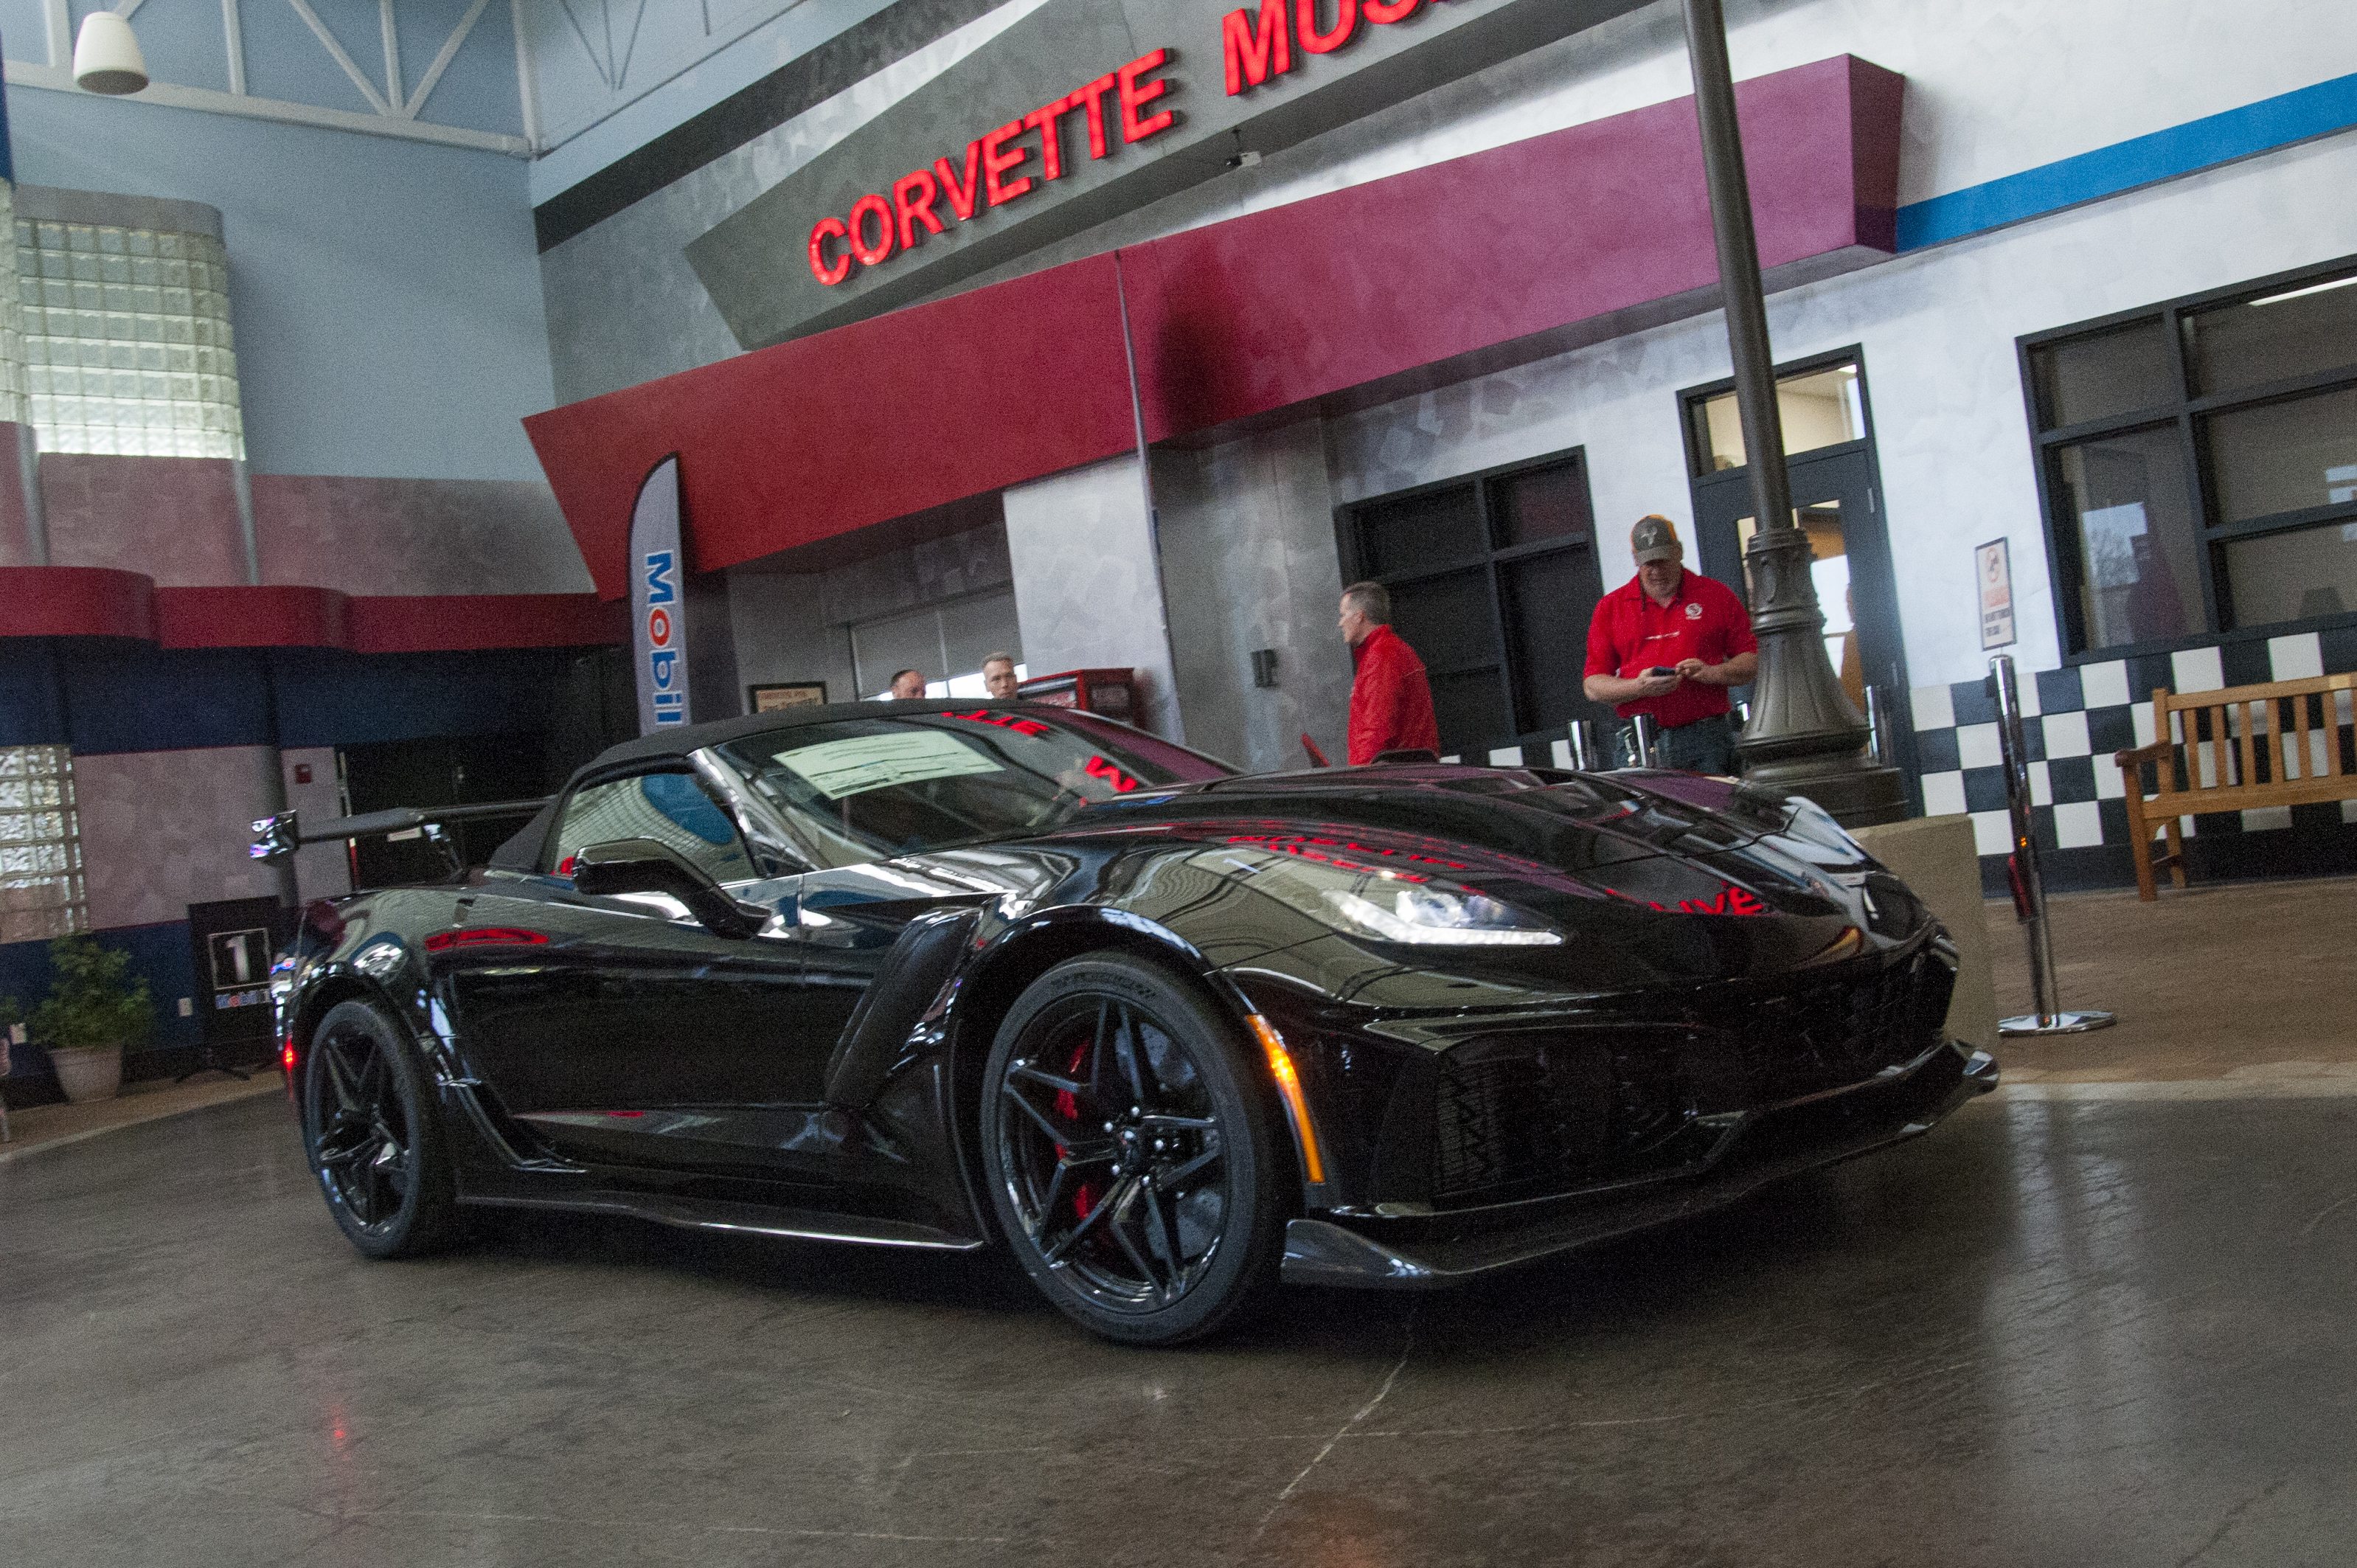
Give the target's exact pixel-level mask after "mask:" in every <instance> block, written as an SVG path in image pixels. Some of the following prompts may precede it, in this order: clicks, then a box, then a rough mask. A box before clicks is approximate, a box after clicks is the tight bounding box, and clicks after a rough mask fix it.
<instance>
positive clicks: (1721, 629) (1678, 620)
mask: <svg viewBox="0 0 2357 1568" xmlns="http://www.w3.org/2000/svg"><path fill="white" fill-rule="evenodd" d="M1629 548H1630V551H1631V553H1633V554H1634V555H1635V556H1636V557H1637V575H1635V576H1634V577H1631V579H1629V581H1628V582H1626V583H1623V584H1622V585H1620V586H1619V587H1617V588H1615V589H1613V590H1612V591H1611V592H1610V593H1609V594H1607V595H1605V596H1604V597H1603V598H1602V599H1600V600H1598V602H1597V606H1596V618H1595V619H1594V620H1592V621H1590V622H1589V623H1588V628H1587V679H1586V680H1585V681H1583V682H1581V690H1583V691H1585V692H1586V693H1587V700H1588V701H1589V702H1591V703H1611V704H1612V711H1613V712H1615V713H1617V714H1620V716H1621V717H1622V718H1624V719H1633V718H1634V717H1636V715H1638V714H1652V717H1653V720H1654V722H1655V723H1657V724H1659V725H1661V741H1660V744H1659V745H1658V746H1656V748H1655V757H1654V760H1655V761H1656V762H1657V763H1658V764H1659V765H1660V766H1662V767H1664V768H1684V769H1686V770H1687V771H1689V772H1693V773H1723V774H1732V773H1733V772H1735V770H1736V768H1735V725H1734V724H1733V723H1732V722H1731V721H1730V720H1729V718H1728V717H1727V710H1728V703H1727V688H1728V687H1729V686H1740V685H1742V684H1743V683H1744V682H1747V681H1749V680H1750V679H1751V677H1752V675H1753V674H1754V673H1755V672H1756V671H1758V670H1759V668H1760V651H1759V650H1760V644H1759V643H1758V642H1756V641H1754V640H1753V639H1752V636H1751V617H1750V614H1749V612H1748V611H1746V610H1745V609H1744V607H1743V601H1742V600H1740V599H1738V598H1737V597H1736V596H1735V595H1734V594H1733V593H1731V592H1730V591H1728V589H1727V586H1726V585H1724V584H1722V583H1720V582H1718V581H1717V579H1715V578H1711V577H1706V576H1703V575H1700V574H1698V573H1694V572H1689V571H1687V570H1686V569H1685V546H1684V545H1683V544H1681V543H1680V542H1678V531H1677V529H1676V528H1675V527H1674V525H1673V524H1672V523H1671V521H1670V520H1669V519H1668V518H1665V517H1646V518H1640V519H1639V520H1638V521H1637V526H1636V527H1635V528H1633V529H1631V530H1630V532H1629ZM1621 733H1622V736H1623V737H1624V741H1623V744H1624V746H1625V747H1626V749H1627V751H1628V753H1629V755H1631V756H1633V755H1634V754H1635V749H1636V748H1635V746H1634V744H1633V741H1632V739H1631V738H1630V733H1631V732H1630V731H1629V730H1626V729H1624V730H1623V731H1622V732H1621Z"/></svg>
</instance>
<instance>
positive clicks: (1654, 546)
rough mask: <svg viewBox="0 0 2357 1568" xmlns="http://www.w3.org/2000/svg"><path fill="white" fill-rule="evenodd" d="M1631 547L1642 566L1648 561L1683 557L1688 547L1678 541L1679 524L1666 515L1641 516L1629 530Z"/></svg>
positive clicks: (1674, 559)
mask: <svg viewBox="0 0 2357 1568" xmlns="http://www.w3.org/2000/svg"><path fill="white" fill-rule="evenodd" d="M1629 549H1630V551H1631V553H1633V554H1634V555H1635V556H1636V557H1637V564H1638V565H1640V566H1642V565H1643V564H1645V563H1646V562H1648V561H1676V560H1680V559H1683V558H1684V555H1685V553H1686V547H1685V546H1684V544H1681V543H1680V542H1678V530H1677V525H1676V524H1675V523H1674V522H1672V521H1670V520H1669V519H1668V518H1666V517H1661V516H1652V517H1641V518H1639V519H1638V520H1637V526H1636V527H1634V528H1632V529H1631V530H1630V531H1629Z"/></svg>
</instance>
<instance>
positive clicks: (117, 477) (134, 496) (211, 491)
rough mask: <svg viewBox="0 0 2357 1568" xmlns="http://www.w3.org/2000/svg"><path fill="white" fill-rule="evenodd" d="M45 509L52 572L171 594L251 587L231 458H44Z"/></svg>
mask: <svg viewBox="0 0 2357 1568" xmlns="http://www.w3.org/2000/svg"><path fill="white" fill-rule="evenodd" d="M41 509H42V511H43V512H44V513H45V514H46V516H47V518H48V530H49V562H50V564H52V565H57V566H109V567H113V569H115V570H116V571H121V572H139V573H144V574H145V575H147V576H149V577H151V578H153V579H155V581H156V585H157V586H158V587H165V588H196V587H210V586H215V585H221V584H225V583H242V582H244V581H245V547H244V545H243V544H242V542H240V540H239V529H238V521H237V492H236V489H235V488H234V484H233V481H232V480H231V477H230V463H229V459H228V458H226V457H118V456H104V455H102V454H98V453H91V452H45V453H43V454H42V455H41Z"/></svg>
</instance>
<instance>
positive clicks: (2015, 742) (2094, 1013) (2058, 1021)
mask: <svg viewBox="0 0 2357 1568" xmlns="http://www.w3.org/2000/svg"><path fill="white" fill-rule="evenodd" d="M1989 678H1990V681H1991V682H1992V683H1993V684H1994V685H1995V686H1996V736H1997V746H1998V749H1999V750H2000V751H2002V752H2003V753H2004V763H2005V804H2006V814H2007V819H2008V821H2009V822H2010V823H2011V826H2012V829H2013V853H2012V854H2011V855H2009V856H2007V862H2006V870H2007V874H2008V875H2009V878H2010V881H2011V883H2012V886H2013V912H2014V916H2015V918H2017V919H2018V920H2019V921H2020V922H2021V926H2022V932H2023V935H2024V936H2025V937H2026V938H2027V939H2028V940H2029V1001H2030V1006H2031V1008H2032V1011H2030V1012H2029V1013H2025V1014H2022V1015H2019V1016H2018V1017H2012V1018H2000V1019H1998V1020H1997V1026H1996V1032H1997V1033H1998V1034H2000V1035H2083V1034H2086V1033H2088V1032H2089V1031H2091V1030H2094V1029H2105V1028H2109V1027H2110V1026H2112V1025H2113V1024H2115V1023H2116V1022H2118V1020H2117V1019H2115V1018H2114V1017H2113V1016H2112V1015H2110V1014H2109V1013H2105V1012H2102V1011H2099V1010H2097V1009H2093V1008H2087V1009H2083V1010H2081V1011H2078V1012H2069V1011H2065V1010H2064V1009H2063V1008H2062V1007H2061V1005H2060V999H2059V997H2058V996H2057V994H2056V988H2055V984H2054V935H2053V932H2052V931H2051V930H2050V929H2048V927H2047V923H2046V883H2045V879H2044V878H2043V877H2042V876H2041V875H2040V872H2039V869H2038V841H2037V838H2036V836H2035V835H2034V834H2033V832H2031V823H2032V818H2031V815H2030V805H2031V801H2030V797H2029V747H2028V746H2025V745H2023V743H2022V736H2021V692H2020V689H2019V687H2018V686H2017V685H2016V684H2015V683H2014V675H2013V656H2012V655H2010V654H2006V653H2000V654H1998V655H1996V657H1995V658H1993V659H1991V660H1989Z"/></svg>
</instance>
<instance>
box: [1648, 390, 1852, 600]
mask: <svg viewBox="0 0 2357 1568" xmlns="http://www.w3.org/2000/svg"><path fill="white" fill-rule="evenodd" d="M1844 365H1855V366H1856V367H1857V385H1858V397H1857V404H1858V420H1859V424H1860V426H1861V434H1859V435H1856V436H1854V437H1852V438H1851V439H1849V440H1847V441H1835V442H1830V443H1828V444H1826V445H1825V446H1812V447H1810V448H1808V449H1807V450H1806V451H1803V452H1787V453H1785V454H1784V463H1785V466H1786V467H1791V466H1792V464H1794V463H1797V462H1800V461H1802V460H1803V459H1804V458H1809V457H1817V456H1836V455H1839V454H1842V453H1846V452H1863V453H1865V454H1866V455H1867V458H1868V459H1869V460H1870V461H1872V462H1873V464H1874V471H1875V474H1876V476H1877V478H1876V480H1875V485H1876V488H1877V489H1880V488H1881V478H1880V475H1881V473H1882V459H1881V458H1880V457H1879V456H1878V455H1877V454H1876V451H1875V446H1874V397H1873V394H1872V389H1871V383H1870V382H1869V381H1868V380H1867V372H1866V345H1865V344H1863V343H1852V344H1850V345H1849V346H1848V347H1847V348H1845V349H1826V350H1825V351H1824V353H1822V354H1810V355H1807V356H1806V357H1804V358H1802V359H1798V360H1782V361H1780V362H1779V363H1778V364H1777V365H1776V367H1775V370H1774V372H1773V374H1774V380H1775V383H1776V385H1777V386H1779V387H1781V386H1782V385H1783V384H1784V383H1785V382H1786V381H1799V380H1800V379H1801V378H1802V377H1803V376H1813V375H1818V374H1821V373H1823V372H1824V371H1835V370H1839V369H1840V368H1841V367H1842V366H1844ZM1734 390H1735V378H1734V377H1733V376H1721V377H1720V378H1719V379H1718V380H1717V381H1705V382H1704V383H1702V384H1701V385H1700V386H1692V387H1681V388H1679V389H1678V434H1679V437H1680V440H1681V442H1682V443H1683V445H1684V449H1685V459H1686V489H1687V490H1688V492H1689V493H1690V494H1691V495H1695V496H1699V495H1700V494H1701V493H1702V491H1703V490H1704V489H1706V488H1707V487H1709V486H1712V485H1730V484H1742V485H1749V483H1750V482H1751V465H1750V464H1749V463H1748V462H1746V463H1738V464H1737V465H1736V466H1735V467H1732V468H1706V467H1703V459H1704V458H1705V457H1706V456H1708V454H1706V453H1705V452H1704V451H1703V448H1702V438H1701V435H1700V434H1699V433H1698V432H1697V431H1696V430H1695V414H1696V413H1700V412H1701V410H1702V406H1703V405H1704V404H1705V403H1709V402H1710V401H1711V400H1712V399H1714V398H1720V397H1725V396H1726V395H1727V393H1728V392H1733V391H1734ZM1780 408H1781V405H1780ZM1747 456H1748V454H1747ZM1700 548H1701V546H1700V544H1699V543H1697V544H1696V545H1695V549H1696V550H1699V549H1700ZM1694 569H1695V570H1696V571H1699V570H1701V565H1700V563H1699V561H1697V562H1696V563H1695V564H1694Z"/></svg>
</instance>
